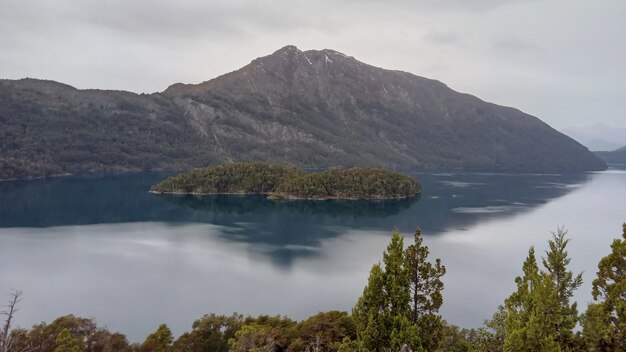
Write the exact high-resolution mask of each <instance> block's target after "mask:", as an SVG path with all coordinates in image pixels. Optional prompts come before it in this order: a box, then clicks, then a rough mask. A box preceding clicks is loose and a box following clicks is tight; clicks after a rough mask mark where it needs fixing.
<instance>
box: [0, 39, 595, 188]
mask: <svg viewBox="0 0 626 352" xmlns="http://www.w3.org/2000/svg"><path fill="white" fill-rule="evenodd" d="M0 126H1V127H2V130H1V132H0V133H2V134H3V135H2V136H1V137H3V138H2V140H3V141H4V142H2V143H1V144H0V151H1V153H0V166H2V164H1V163H2V162H5V163H7V164H13V165H17V164H20V163H21V164H20V165H22V164H23V165H28V164H35V163H39V164H40V165H49V168H50V170H52V169H54V170H57V171H63V172H72V171H77V170H91V171H94V170H108V169H128V168H136V169H146V168H180V167H196V166H203V165H205V164H207V163H209V162H214V161H251V160H255V161H274V162H288V163H293V164H296V165H299V166H304V167H332V166H354V165H358V166H366V165H367V166H387V167H397V168H406V169H409V168H419V169H452V168H463V169H500V170H509V171H579V170H599V169H604V168H605V167H606V165H605V164H604V162H603V161H602V160H600V159H599V158H598V157H596V156H595V155H594V154H592V153H590V152H589V151H588V150H587V149H586V148H585V147H583V146H582V145H580V144H579V143H577V142H575V141H574V140H572V139H571V138H569V137H567V136H565V135H563V134H561V133H559V132H557V131H556V130H554V129H552V128H551V127H549V126H548V125H546V124H545V123H543V122H541V121H540V120H539V119H537V118H535V117H533V116H530V115H527V114H524V113H522V112H521V111H519V110H516V109H513V108H507V107H502V106H498V105H495V104H491V103H487V102H484V101H482V100H480V99H478V98H476V97H473V96H471V95H467V94H461V93H458V92H455V91H453V90H451V89H450V88H448V87H447V86H446V85H444V84H443V83H441V82H438V81H434V80H430V79H426V78H422V77H418V76H414V75H412V74H409V73H405V72H400V71H391V70H384V69H381V68H377V67H374V66H370V65H367V64H364V63H362V62H359V61H357V60H356V59H354V58H352V57H349V56H346V55H343V54H341V53H338V52H336V51H333V50H321V51H313V50H311V51H304V52H303V51H300V50H298V49H297V48H296V47H293V46H287V47H285V48H282V49H280V50H278V51H276V52H275V53H273V54H272V55H269V56H266V57H262V58H258V59H256V60H254V61H252V62H251V63H250V64H249V65H247V66H245V67H243V68H241V69H239V70H237V71H234V72H231V73H228V74H225V75H223V76H220V77H217V78H215V79H212V80H210V81H207V82H204V83H201V84H197V85H185V84H175V85H173V86H171V87H169V88H168V89H167V90H166V91H164V92H163V93H157V94H152V95H136V94H132V93H128V92H117V91H97V90H87V91H80V90H76V89H73V88H72V87H69V86H65V85H61V84H58V83H54V82H48V81H36V80H20V81H0ZM66 153H74V154H76V153H78V154H80V155H79V156H80V157H77V156H76V155H74V156H72V157H68V156H66V155H65V154H66ZM103 156H104V157H103ZM16 161H17V162H16ZM22 168H24V167H22ZM32 169H33V170H37V171H33V173H41V172H46V171H45V170H46V167H42V168H37V167H35V166H33V167H32ZM18 171H19V170H18ZM6 173H7V172H5V175H4V177H6V176H7V175H6ZM14 173H15V172H14ZM26 173H27V174H29V173H30V172H28V171H26ZM18 175H19V173H18ZM2 176H3V175H0V177H2ZM9 176H11V174H10V172H9Z"/></svg>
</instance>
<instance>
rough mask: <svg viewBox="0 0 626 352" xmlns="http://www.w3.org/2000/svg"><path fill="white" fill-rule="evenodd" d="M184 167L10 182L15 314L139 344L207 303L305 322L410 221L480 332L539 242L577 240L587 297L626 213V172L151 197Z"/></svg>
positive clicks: (0, 221) (345, 290)
mask: <svg viewBox="0 0 626 352" xmlns="http://www.w3.org/2000/svg"><path fill="white" fill-rule="evenodd" d="M170 174H171V173H167V172H143V173H127V174H114V175H78V176H69V177H62V178H51V179H43V180H30V181H7V182H0V294H3V295H5V296H8V294H9V292H10V290H11V289H21V290H23V291H24V296H23V301H22V302H21V303H20V308H21V310H20V311H19V312H18V314H17V318H16V320H15V323H16V324H17V325H19V326H22V327H30V326H31V325H32V324H34V323H37V322H40V321H51V320H52V319H54V318H56V317H58V316H61V315H65V314H69V313H73V314H75V315H80V316H85V317H93V318H95V320H96V321H97V322H98V323H99V324H100V325H104V326H107V327H108V328H110V329H111V330H114V331H121V332H123V333H125V334H127V336H128V337H129V339H130V340H131V341H142V340H143V339H144V338H145V337H146V336H147V335H148V334H149V333H150V332H152V331H154V330H155V329H156V328H157V326H158V325H159V324H160V323H166V324H168V325H169V326H170V327H171V328H172V330H173V331H174V333H175V334H177V335H178V334H180V333H181V332H183V331H188V330H190V329H191V324H192V322H193V321H194V320H195V319H197V318H200V317H201V316H202V315H203V314H206V313H211V312H215V313H222V314H230V313H232V312H239V313H242V314H250V315H258V314H272V315H275V314H281V315H288V316H290V317H292V318H294V319H303V318H306V317H308V316H310V315H312V314H315V313H317V312H319V311H327V310H333V309H338V310H348V311H349V310H351V308H352V306H353V305H354V304H355V302H356V300H357V298H358V296H359V295H360V294H361V292H362V290H363V287H364V285H365V284H366V281H367V275H368V272H369V269H370V268H371V266H372V264H374V263H377V262H379V261H381V260H382V252H383V250H384V248H385V246H386V245H387V243H388V241H389V239H390V235H391V232H392V230H393V228H394V227H397V228H398V229H399V230H400V231H401V232H403V233H404V234H405V235H407V236H409V237H408V240H410V239H411V237H410V236H412V233H413V232H414V231H415V228H416V227H417V226H419V227H420V228H421V230H422V233H423V234H424V236H425V243H426V244H427V245H428V246H429V247H430V250H431V259H433V260H434V258H435V257H440V258H441V259H442V261H443V264H444V265H445V266H446V267H447V271H448V273H447V274H446V276H445V277H444V279H445V280H444V281H445V290H444V305H443V309H442V311H441V313H442V315H443V316H444V318H445V319H447V320H448V321H449V322H450V323H453V324H456V325H460V326H462V327H468V328H469V327H477V326H479V325H481V324H482V321H483V319H485V318H488V317H490V316H491V314H492V313H493V312H494V311H495V310H496V307H497V306H498V305H499V304H501V303H502V302H503V300H504V298H505V297H507V296H508V295H509V294H510V293H511V292H512V291H513V289H514V286H515V285H514V278H515V276H516V275H518V274H519V273H520V272H521V266H522V262H523V260H524V258H525V256H526V254H527V251H528V248H529V247H530V246H531V245H534V246H535V247H536V248H537V250H538V254H542V253H543V251H544V250H545V248H546V241H547V240H548V239H549V238H550V233H549V232H550V231H554V230H556V229H557V227H558V226H565V228H566V229H567V230H568V231H569V236H570V237H571V238H572V241H571V243H570V247H569V252H570V255H571V256H572V257H573V259H572V262H571V268H572V269H573V270H574V271H576V272H580V271H584V279H585V283H584V285H583V286H582V287H581V288H580V289H579V290H578V292H577V294H576V299H577V300H578V301H579V302H580V304H581V305H582V306H583V307H584V306H585V304H586V303H587V302H588V301H589V300H590V299H591V294H590V291H591V288H590V286H591V281H592V280H593V278H594V276H595V272H596V270H597V263H598V261H599V260H600V258H601V257H602V256H605V255H607V254H608V253H609V250H610V249H609V245H610V243H611V241H612V240H613V239H614V238H617V237H618V236H620V235H621V229H622V227H621V225H622V222H624V221H626V171H624V170H608V171H605V172H598V173H585V174H501V173H500V174H498V173H457V172H454V173H452V172H451V173H417V174H415V176H416V178H418V179H419V180H420V181H421V183H422V186H423V191H422V194H421V195H420V197H418V198H417V199H412V200H400V201H378V202H368V201H274V200H267V199H264V197H261V196H206V197H196V196H171V195H154V194H150V193H148V192H147V190H148V188H149V187H150V185H151V184H154V183H156V182H158V181H160V180H162V179H163V178H164V177H166V176H167V175H170Z"/></svg>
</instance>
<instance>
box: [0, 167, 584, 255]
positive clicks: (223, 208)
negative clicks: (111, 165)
mask: <svg viewBox="0 0 626 352" xmlns="http://www.w3.org/2000/svg"><path fill="white" fill-rule="evenodd" d="M168 175H169V173H163V172H146V173H131V174H120V175H102V176H94V175H87V176H72V177H66V178H57V179H50V180H37V181H15V182H4V183H0V197H2V202H1V203H0V227H50V226H67V225H87V224H103V223H104V224H106V223H125V222H150V221H158V222H168V223H172V224H183V223H184V224H187V223H207V224H213V225H218V226H221V227H223V228H224V230H223V231H221V232H220V235H219V236H220V237H221V238H222V239H223V240H226V241H234V242H243V243H248V244H253V245H252V246H250V248H251V250H252V251H256V252H257V253H256V254H261V255H263V256H266V257H267V259H269V260H270V261H272V262H273V263H274V264H275V265H277V266H282V267H288V266H290V265H292V263H293V261H294V260H295V258H298V257H305V256H317V255H319V253H320V252H319V251H318V250H317V249H319V247H320V243H321V242H322V241H324V240H326V239H329V238H333V237H337V236H340V235H341V234H343V233H345V232H346V230H347V229H353V230H359V229H362V230H380V231H385V232H389V231H390V230H391V229H392V228H394V227H397V228H398V229H400V230H401V231H403V232H409V233H410V232H412V231H414V229H415V227H416V226H418V225H419V226H420V227H421V228H422V230H423V232H424V233H425V234H426V235H437V234H439V233H442V232H446V231H449V230H450V229H454V230H456V229H465V228H468V227H471V226H472V225H473V224H475V223H476V222H477V221H486V220H490V219H496V218H500V217H509V216H513V215H516V214H520V213H523V212H525V211H528V210H530V209H532V208H534V207H537V206H539V205H541V204H545V203H546V202H548V201H549V200H551V199H553V198H556V197H560V196H563V195H564V194H567V193H568V192H570V191H571V190H573V189H575V188H576V187H578V186H580V185H581V184H584V183H585V182H587V181H588V179H589V177H590V175H588V174H572V175H541V174H539V175H537V174H535V175H520V174H490V173H435V174H427V173H419V174H415V176H416V178H418V179H419V180H420V182H422V184H423V193H422V194H421V195H420V197H418V198H414V199H405V200H392V201H338V200H327V201H310V200H302V201H293V200H292V201H284V200H282V201H281V200H268V199H266V198H265V197H263V196H202V197H200V196H172V195H153V194H149V193H147V192H146V190H147V189H148V188H149V187H150V185H152V184H154V183H156V182H158V181H160V180H161V179H163V178H164V177H166V176H168ZM207 236H208V234H207Z"/></svg>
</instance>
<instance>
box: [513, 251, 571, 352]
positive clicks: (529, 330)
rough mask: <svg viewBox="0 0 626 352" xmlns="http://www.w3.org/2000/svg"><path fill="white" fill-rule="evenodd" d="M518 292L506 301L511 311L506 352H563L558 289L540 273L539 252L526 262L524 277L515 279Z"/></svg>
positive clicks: (529, 256)
mask: <svg viewBox="0 0 626 352" xmlns="http://www.w3.org/2000/svg"><path fill="white" fill-rule="evenodd" d="M515 283H516V285H517V290H516V291H515V292H513V293H512V294H511V296H509V298H507V299H506V300H505V306H506V308H507V318H506V337H505V339H504V350H505V351H507V352H522V351H528V352H531V351H536V352H540V351H541V352H548V351H560V349H559V344H558V343H557V342H556V337H557V329H556V323H555V312H556V311H557V310H558V301H557V299H556V289H555V287H554V286H553V284H552V279H551V278H550V276H549V275H546V274H543V273H541V272H540V271H539V267H538V266H537V260H536V258H535V249H534V248H532V247H531V248H530V250H529V251H528V257H527V258H526V260H525V261H524V265H523V276H521V277H519V276H518V277H517V278H516V279H515Z"/></svg>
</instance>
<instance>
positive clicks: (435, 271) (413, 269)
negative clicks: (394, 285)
mask: <svg viewBox="0 0 626 352" xmlns="http://www.w3.org/2000/svg"><path fill="white" fill-rule="evenodd" d="M422 242H423V239H422V234H421V231H420V229H419V228H418V229H416V230H415V236H414V243H413V244H412V245H410V246H408V247H407V249H406V251H405V255H404V257H405V259H404V260H405V265H406V268H407V271H408V277H409V294H410V308H409V309H410V319H411V321H412V322H413V323H414V324H417V325H418V326H419V332H420V338H421V341H422V345H423V346H424V348H425V349H426V350H427V351H434V350H435V349H437V346H438V345H439V341H440V340H441V338H442V336H443V327H444V326H443V321H442V319H441V317H440V316H439V315H438V314H437V312H438V311H439V308H440V307H441V305H442V304H443V296H442V294H441V291H443V282H442V281H441V277H442V276H443V275H445V273H446V268H445V266H443V265H442V264H441V260H440V259H436V260H435V264H434V265H433V264H432V263H430V262H429V261H428V254H429V250H428V247H426V246H425V245H423V243H422Z"/></svg>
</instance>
